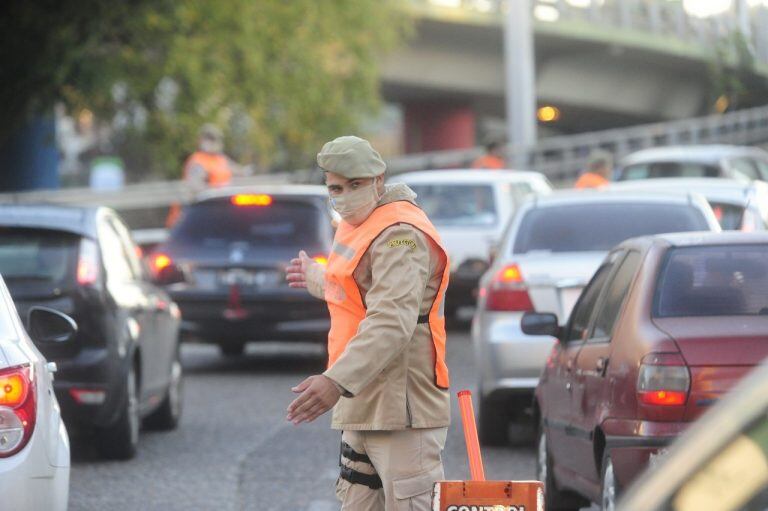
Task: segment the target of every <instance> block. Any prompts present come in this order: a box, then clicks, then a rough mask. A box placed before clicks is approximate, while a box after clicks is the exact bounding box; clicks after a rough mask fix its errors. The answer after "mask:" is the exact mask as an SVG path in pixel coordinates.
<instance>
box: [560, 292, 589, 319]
mask: <svg viewBox="0 0 768 511" xmlns="http://www.w3.org/2000/svg"><path fill="white" fill-rule="evenodd" d="M582 289H583V288H581V287H564V288H561V289H560V310H561V312H562V314H561V316H562V321H563V322H565V321H567V320H568V316H570V315H571V310H573V307H574V305H576V301H577V300H578V299H579V296H581V290H582Z"/></svg>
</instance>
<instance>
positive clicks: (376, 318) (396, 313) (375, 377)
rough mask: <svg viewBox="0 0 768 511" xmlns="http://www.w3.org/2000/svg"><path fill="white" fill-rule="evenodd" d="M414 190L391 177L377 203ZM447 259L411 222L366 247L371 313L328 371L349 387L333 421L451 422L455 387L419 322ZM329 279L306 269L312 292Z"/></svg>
mask: <svg viewBox="0 0 768 511" xmlns="http://www.w3.org/2000/svg"><path fill="white" fill-rule="evenodd" d="M415 198H416V194H414V193H413V191H411V189H410V188H408V187H407V186H406V185H403V184H399V185H393V186H388V187H387V188H386V191H385V193H384V195H383V196H382V198H381V200H380V201H379V205H384V204H388V203H390V202H394V201H398V200H408V201H411V202H414V199H415ZM401 240H405V241H406V243H402V242H401ZM411 241H412V242H413V243H411ZM391 242H395V243H391ZM445 264H446V261H445V260H444V258H443V256H442V253H441V251H440V249H439V248H438V247H437V246H436V245H435V244H434V243H433V242H432V240H431V239H430V238H429V237H428V236H426V235H425V234H423V233H422V232H421V231H419V230H418V229H416V228H415V227H412V226H411V225H406V224H396V225H393V226H391V227H389V228H387V229H385V230H384V231H383V232H382V233H381V235H380V236H379V237H378V238H377V239H376V240H374V242H373V243H372V244H371V246H370V247H369V248H368V251H367V252H366V253H365V255H363V258H362V259H361V261H360V264H359V266H358V267H357V269H356V270H355V274H354V277H355V281H356V282H357V285H358V287H359V288H360V292H361V295H362V297H363V301H364V303H365V304H366V307H367V311H366V316H365V319H364V320H363V321H362V322H361V323H360V326H359V327H358V330H357V335H355V337H353V338H352V340H351V341H350V342H349V344H348V345H347V347H346V349H345V350H344V352H343V353H342V355H341V357H340V358H339V359H338V360H337V361H336V363H335V364H334V365H333V367H331V368H329V369H328V370H327V371H325V373H324V374H325V375H326V376H328V377H329V378H331V379H332V380H333V381H334V382H336V383H337V384H338V385H339V386H340V387H342V388H343V389H344V391H345V394H344V396H343V397H342V398H341V399H340V400H339V402H338V403H337V404H336V406H335V407H334V409H333V419H332V424H331V426H332V427H333V428H334V429H342V430H399V429H406V428H436V427H443V426H448V424H449V422H450V394H449V392H448V391H447V390H443V389H440V388H438V387H437V385H435V349H434V345H433V343H432V336H431V334H430V330H429V324H417V320H418V316H419V315H423V314H428V313H429V310H430V308H431V306H432V303H433V301H434V299H435V296H436V295H437V292H438V289H439V287H440V280H441V278H442V275H443V269H444V268H445ZM324 282H325V275H324V269H323V268H322V267H321V266H320V265H312V266H311V267H310V268H309V269H308V270H307V287H308V290H309V292H310V293H311V294H312V295H313V296H316V297H318V298H322V297H323V290H324Z"/></svg>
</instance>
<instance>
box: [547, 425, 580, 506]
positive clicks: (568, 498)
mask: <svg viewBox="0 0 768 511" xmlns="http://www.w3.org/2000/svg"><path fill="white" fill-rule="evenodd" d="M536 479H537V480H539V481H541V482H542V483H544V509H546V510H547V511H578V510H579V509H581V508H582V507H584V506H588V505H589V503H588V502H587V501H586V500H585V499H582V498H581V497H579V496H578V495H576V494H574V493H571V492H568V491H561V490H559V489H558V488H557V483H556V482H555V475H554V473H553V472H552V457H551V455H550V453H549V446H548V444H547V433H546V431H545V430H544V425H543V424H541V425H540V426H539V435H538V441H537V443H536Z"/></svg>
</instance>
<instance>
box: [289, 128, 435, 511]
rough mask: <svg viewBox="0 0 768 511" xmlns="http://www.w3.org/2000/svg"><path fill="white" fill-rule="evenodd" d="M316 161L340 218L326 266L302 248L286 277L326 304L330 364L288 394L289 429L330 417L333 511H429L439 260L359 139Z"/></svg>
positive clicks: (422, 222) (423, 224) (429, 235)
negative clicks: (336, 463) (334, 455)
mask: <svg viewBox="0 0 768 511" xmlns="http://www.w3.org/2000/svg"><path fill="white" fill-rule="evenodd" d="M317 163H318V165H319V166H320V168H321V169H322V170H323V171H324V172H325V180H326V185H327V187H328V192H329V195H330V199H331V205H332V206H333V208H334V209H335V210H336V211H337V212H338V213H339V215H341V218H342V220H341V222H340V224H339V227H338V229H337V230H336V235H335V238H334V244H333V250H332V252H331V254H330V257H329V260H328V266H327V268H326V267H323V266H322V265H320V264H318V263H315V262H314V261H312V260H311V259H310V258H309V257H307V254H306V253H305V252H304V251H302V252H300V253H299V257H298V258H296V259H293V260H292V261H291V264H290V266H288V267H287V268H286V279H287V280H288V282H289V284H290V285H291V286H292V287H302V288H307V290H308V291H309V293H310V294H312V295H313V296H315V297H318V298H321V299H324V300H325V301H326V302H327V304H328V309H329V311H330V313H331V330H330V332H329V334H328V354H329V363H328V369H327V370H326V371H325V372H324V373H323V374H318V375H315V376H310V377H309V378H307V379H306V380H304V381H303V382H301V383H299V384H298V385H297V386H296V387H294V388H293V389H292V390H293V392H295V393H297V394H298V397H297V398H296V399H295V400H294V401H293V402H292V403H291V404H290V405H289V407H288V415H287V420H289V421H291V422H293V423H294V424H301V423H303V422H311V421H313V420H314V419H316V418H317V417H319V416H320V415H322V414H323V413H325V412H326V411H328V410H330V409H331V408H333V418H332V421H331V427H332V428H333V429H337V430H341V431H342V436H341V441H342V443H341V457H340V464H341V470H340V471H341V474H340V477H339V479H338V482H337V485H336V495H337V497H338V498H339V500H340V501H341V502H342V504H341V509H342V510H346V511H351V510H354V511H384V510H387V511H390V510H395V509H410V510H416V511H428V510H430V509H431V492H432V487H433V485H434V482H435V481H438V480H441V479H443V477H444V476H443V464H442V458H441V452H442V450H443V447H444V445H445V438H446V434H447V431H448V424H449V423H450V394H449V392H448V383H449V382H448V368H447V366H446V364H445V340H446V333H445V318H444V316H443V305H442V304H443V298H444V297H445V289H446V287H447V285H448V275H449V263H448V255H447V253H446V250H445V248H444V247H443V246H442V244H441V242H440V236H439V235H438V234H437V231H436V230H435V228H434V226H433V225H432V223H431V222H430V221H429V219H428V218H427V216H426V214H425V213H424V211H422V210H421V208H419V207H418V206H417V205H416V202H415V199H416V194H415V193H413V191H412V190H411V189H410V188H408V187H407V186H406V185H404V184H394V185H387V186H385V185H384V170H385V169H386V165H385V164H384V162H383V161H382V159H381V157H380V156H379V153H377V152H376V151H375V150H374V149H373V148H372V147H371V145H370V144H369V143H368V142H367V141H366V140H363V139H361V138H358V137H351V136H347V137H339V138H337V139H335V140H333V141H331V142H328V143H327V144H325V145H324V146H323V148H322V150H321V151H320V153H319V154H318V155H317Z"/></svg>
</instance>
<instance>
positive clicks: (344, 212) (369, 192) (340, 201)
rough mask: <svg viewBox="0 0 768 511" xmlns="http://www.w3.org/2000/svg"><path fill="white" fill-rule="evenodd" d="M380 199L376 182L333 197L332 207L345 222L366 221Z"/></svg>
mask: <svg viewBox="0 0 768 511" xmlns="http://www.w3.org/2000/svg"><path fill="white" fill-rule="evenodd" d="M380 198H381V197H379V190H378V188H377V186H376V180H374V181H373V182H372V183H371V184H370V185H369V186H365V187H363V188H358V189H357V190H352V191H349V192H346V193H344V194H342V195H339V196H336V197H331V206H333V209H335V210H336V211H337V212H338V213H339V215H341V218H343V219H344V220H347V221H349V220H350V219H356V220H364V219H365V218H367V217H368V215H370V214H371V212H372V211H373V210H374V209H375V208H376V204H378V202H379V199H380Z"/></svg>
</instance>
